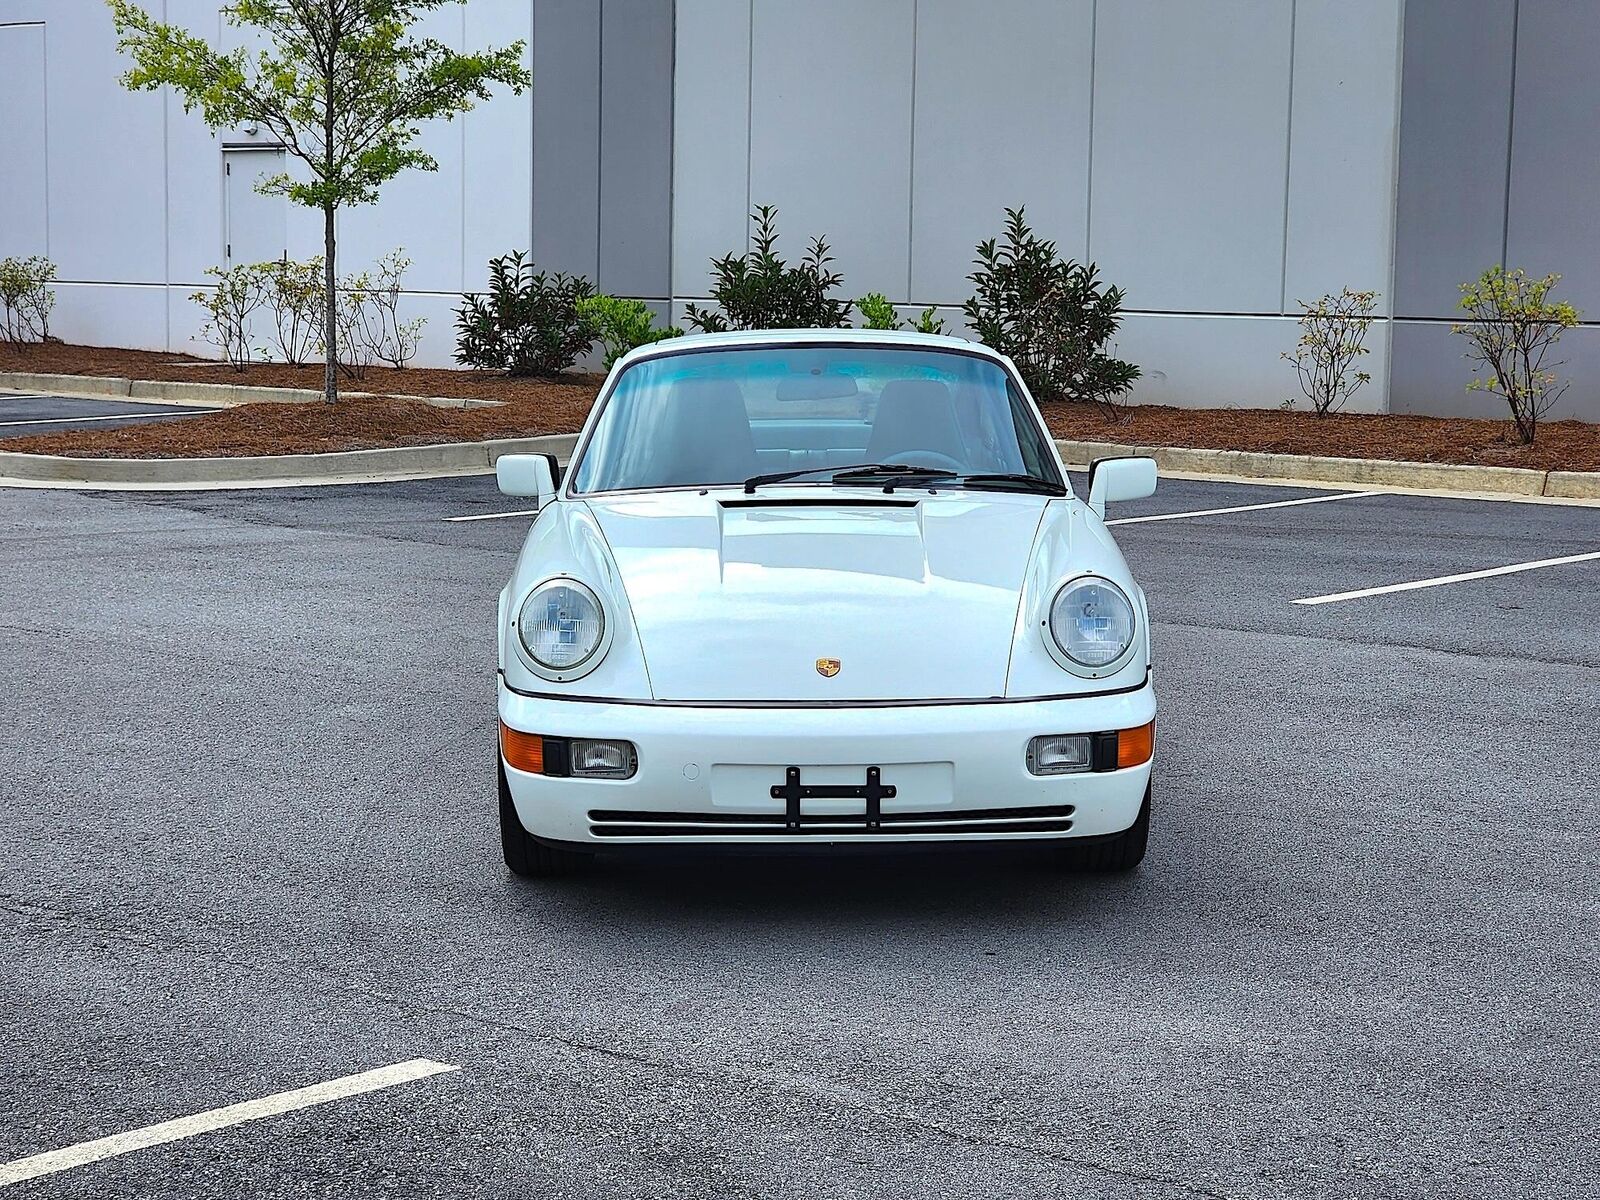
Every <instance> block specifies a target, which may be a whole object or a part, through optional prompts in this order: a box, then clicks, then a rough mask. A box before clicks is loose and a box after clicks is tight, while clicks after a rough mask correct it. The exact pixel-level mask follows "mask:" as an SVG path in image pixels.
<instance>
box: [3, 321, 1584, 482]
mask: <svg viewBox="0 0 1600 1200" xmlns="http://www.w3.org/2000/svg"><path fill="white" fill-rule="evenodd" d="M0 371H40V372H57V373H61V374H71V375H116V376H127V377H130V378H135V379H179V380H190V381H194V382H222V383H227V382H237V383H246V384H251V385H256V386H263V387H301V388H320V387H321V386H322V368H321V367H320V366H311V367H285V366H280V365H278V364H273V363H258V364H254V365H252V366H251V367H250V368H249V369H248V370H247V371H245V372H244V373H242V374H240V373H236V372H234V371H231V370H230V369H228V368H227V367H226V366H225V365H222V364H218V363H212V362H206V361H204V360H201V359H193V358H186V357H184V356H183V355H176V354H166V353H152V352H149V351H142V350H119V349H114V348H104V347H95V346H70V345H62V344H59V343H56V344H51V345H49V346H35V347H29V348H27V349H22V350H19V349H16V348H13V347H7V346H3V345H0ZM599 384H600V378H599V377H598V376H593V375H569V376H565V377H562V378H560V379H510V378H507V377H505V376H503V375H496V374H491V373H487V372H475V371H449V370H437V369H426V368H421V367H410V368H407V369H406V370H403V371H397V370H395V369H393V368H390V367H381V368H380V367H373V368H371V369H370V370H369V371H368V372H367V375H366V377H365V378H364V379H362V380H359V381H341V386H342V387H347V388H349V389H350V390H351V391H365V392H375V393H378V394H379V398H375V399H349V398H345V399H342V400H341V401H340V402H339V403H338V404H336V405H334V406H332V407H330V406H328V405H324V404H318V403H310V404H246V405H241V406H240V407H238V408H232V409H226V410H224V411H222V412H218V413H212V414H207V415H204V416H197V417H187V418H184V419H183V420H179V421H170V422H168V421H154V422H144V423H141V424H138V425H131V426H124V427H122V428H118V429H99V430H81V429H80V430H66V431H59V432H56V433H45V434H34V435H32V436H29V437H12V438H4V439H0V449H5V450H22V451H29V452H32V453H37V454H66V455H73V456H78V457H86V458H107V457H120V456H126V457H132V458H163V457H171V458H194V457H202V456H210V455H220V456H233V455H245V454H307V453H315V452H319V451H334V450H362V449H370V448H373V447H378V446H409V445H425V444H428V443H431V442H452V441H479V440H482V439H485V438H498V437H527V436H532V435H535V434H543V433H571V432H574V431H575V430H577V428H578V426H579V425H580V424H582V422H583V419H584V417H585V416H586V415H587V414H588V411H589V408H590V406H591V405H592V403H593V401H594V397H595V393H596V391H597V390H598V388H599ZM402 395H411V396H418V395H426V396H451V397H458V398H472V399H487V400H500V401H504V404H503V406H502V407H499V408H480V409H466V410H458V409H446V408H435V407H433V406H430V405H425V404H418V403H416V402H414V401H407V400H397V399H393V398H390V397H393V396H402ZM1045 417H1046V419H1047V421H1048V422H1049V425H1050V429H1051V431H1052V432H1053V433H1054V434H1055V435H1056V436H1057V437H1065V438H1079V439H1083V440H1085V441H1101V442H1123V443H1132V444H1136V445H1145V446H1193V447H1199V448H1210V449H1222V450H1260V451H1271V452H1277V453H1284V454H1317V455H1333V456H1340V457H1354V458H1391V459H1404V460H1408V461H1413V462H1450V463H1475V464H1481V465H1489V466H1508V467H1528V468H1532V469H1534V470H1540V471H1545V470H1565V471H1600V425H1596V424H1590V423H1587V422H1583V421H1556V422H1551V423H1548V424H1546V425H1543V426H1541V428H1540V431H1539V439H1538V441H1537V442H1536V443H1535V444H1534V445H1532V446H1513V445H1510V444H1508V442H1507V440H1506V431H1507V426H1506V424H1505V423H1504V422H1501V421H1474V420H1466V419H1464V418H1454V417H1451V418H1442V417H1419V416H1401V415H1387V414H1377V415H1364V414H1357V413H1347V414H1336V415H1334V416H1331V417H1321V418H1319V417H1316V416H1314V415H1312V414H1311V413H1305V412H1283V411H1279V410H1274V409H1232V408H1222V409H1183V408H1169V407H1165V406H1157V405H1148V406H1136V407H1132V408H1129V409H1128V410H1127V411H1126V414H1125V416H1124V419H1123V420H1121V421H1112V420H1108V419H1107V418H1106V417H1105V416H1104V415H1102V414H1101V413H1100V412H1099V411H1098V410H1096V409H1093V408H1089V407H1079V406H1076V405H1060V404H1051V405H1046V406H1045Z"/></svg>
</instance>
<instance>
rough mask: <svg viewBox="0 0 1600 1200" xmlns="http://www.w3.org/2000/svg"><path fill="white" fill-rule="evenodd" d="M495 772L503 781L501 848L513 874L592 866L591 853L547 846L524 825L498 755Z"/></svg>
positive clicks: (550, 874)
mask: <svg viewBox="0 0 1600 1200" xmlns="http://www.w3.org/2000/svg"><path fill="white" fill-rule="evenodd" d="M495 775H496V778H497V779H498V781H499V784H500V850H501V853H503V854H504V855H505V860H506V866H507V867H508V868H509V869H510V871H511V873H512V874H513V875H520V876H522V877H523V878H524V879H550V878H554V877H557V876H561V875H572V874H574V873H576V872H577V871H580V870H582V869H583V868H584V867H586V866H588V865H589V861H590V859H589V855H587V854H579V853H576V852H575V851H572V850H559V849H557V848H556V847H554V846H546V845H545V844H544V843H543V842H541V841H539V840H538V839H537V838H535V837H534V836H533V835H532V834H531V833H529V832H528V831H527V830H526V829H524V828H523V827H522V820H521V818H520V817H518V816H517V806H516V805H515V804H513V803H512V801H511V785H510V784H509V783H507V782H506V765H505V763H503V762H500V761H499V755H496V756H495Z"/></svg>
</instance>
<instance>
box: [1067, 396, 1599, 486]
mask: <svg viewBox="0 0 1600 1200" xmlns="http://www.w3.org/2000/svg"><path fill="white" fill-rule="evenodd" d="M1045 420H1046V421H1047V422H1048V423H1049V425H1050V431H1051V432H1052V433H1054V434H1055V435H1056V436H1057V437H1061V438H1079V439H1082V440H1083V441H1093V442H1122V443H1125V444H1132V445H1137V446H1190V447H1194V448H1196V449H1201V450H1256V451H1262V452H1265V453H1274V454H1316V455H1324V456H1331V457H1336V458H1391V459H1400V460H1402V461H1405V462H1439V463H1469V464H1472V465H1475V466H1487V467H1527V468H1529V469H1531V470H1535V471H1600V425H1596V424H1592V423H1590V422H1588V421H1548V422H1545V423H1542V424H1541V425H1540V426H1539V436H1538V438H1537V440H1535V442H1534V443H1533V445H1531V446H1516V445H1512V444H1510V443H1509V442H1508V441H1507V436H1508V432H1509V430H1510V423H1509V422H1507V421H1475V420H1468V419H1467V418H1465V417H1418V416H1410V415H1405V414H1399V413H1333V414H1331V415H1329V416H1326V417H1319V416H1317V415H1316V414H1315V413H1309V412H1284V411H1282V410H1279V409H1258V408H1201V409H1189V408H1172V407H1170V406H1167V405H1159V404H1149V405H1132V406H1130V407H1129V408H1128V409H1127V410H1126V414H1125V420H1123V421H1118V422H1114V421H1110V420H1107V419H1106V417H1105V416H1103V415H1102V414H1100V413H1099V412H1097V411H1096V410H1095V409H1093V408H1091V407H1089V406H1087V405H1084V406H1079V405H1066V404H1049V405H1046V406H1045Z"/></svg>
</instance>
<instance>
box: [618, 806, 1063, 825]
mask: <svg viewBox="0 0 1600 1200" xmlns="http://www.w3.org/2000/svg"><path fill="white" fill-rule="evenodd" d="M1075 811H1076V809H1075V808H1074V806H1073V805H1071V804H1040V805H1035V806H1033V807H1031V808H963V809H948V808H946V809H940V810H937V811H934V812H886V813H883V814H881V816H880V818H879V819H880V820H881V821H882V822H883V823H884V824H885V825H893V824H896V823H897V822H902V821H941V822H944V823H946V824H948V823H950V822H954V821H996V820H1000V821H1020V820H1023V819H1026V818H1031V817H1038V818H1040V819H1044V818H1048V817H1070V816H1071V815H1072V814H1073V813H1074V812H1075ZM589 820H590V821H591V822H616V821H620V822H625V823H627V824H630V825H649V824H672V823H674V822H678V823H683V824H693V825H783V824H786V823H787V814H786V813H780V812H766V813H731V812H708V813H687V812H651V811H648V810H628V809H613V808H596V809H591V810H590V812H589ZM863 820H865V818H864V817H863V816H861V815H860V814H855V815H850V814H846V813H841V814H838V815H829V816H805V817H801V818H800V821H801V822H802V823H808V824H820V823H827V824H840V823H852V822H856V821H863Z"/></svg>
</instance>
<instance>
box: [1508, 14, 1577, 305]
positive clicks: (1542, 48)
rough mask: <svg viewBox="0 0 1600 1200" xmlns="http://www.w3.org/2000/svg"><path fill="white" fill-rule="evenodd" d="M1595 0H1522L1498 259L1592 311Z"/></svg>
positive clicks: (1518, 19)
mask: <svg viewBox="0 0 1600 1200" xmlns="http://www.w3.org/2000/svg"><path fill="white" fill-rule="evenodd" d="M1597 68H1600V4H1595V3H1593V2H1592V0H1521V5H1520V8H1519V9H1518V18H1517V75H1516V99H1515V105H1514V108H1513V113H1514V118H1515V124H1514V127H1513V129H1512V137H1511V189H1510V197H1511V205H1510V216H1509V220H1508V222H1507V239H1506V265H1507V266H1508V267H1522V268H1524V269H1525V270H1527V271H1529V272H1530V273H1532V274H1536V275H1543V274H1545V273H1546V272H1549V271H1559V272H1562V273H1563V275H1564V278H1563V280H1562V284H1561V288H1560V291H1559V292H1558V293H1557V295H1559V296H1563V297H1565V298H1566V299H1568V300H1571V301H1572V302H1573V303H1574V304H1576V305H1577V306H1578V307H1579V308H1580V309H1581V310H1583V313H1584V317H1585V319H1587V320H1600V121H1597V120H1596V118H1595V110H1596V102H1597V101H1600V71H1597Z"/></svg>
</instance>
